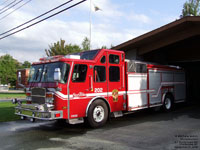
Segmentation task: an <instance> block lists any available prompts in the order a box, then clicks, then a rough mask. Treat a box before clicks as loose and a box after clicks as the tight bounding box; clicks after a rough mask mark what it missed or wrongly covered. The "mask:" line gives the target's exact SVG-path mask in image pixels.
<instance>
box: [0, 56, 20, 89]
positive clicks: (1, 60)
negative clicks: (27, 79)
mask: <svg viewBox="0 0 200 150" xmlns="http://www.w3.org/2000/svg"><path fill="white" fill-rule="evenodd" d="M19 66H20V64H19V62H18V61H17V60H15V59H13V57H12V56H10V55H8V54H7V55H4V56H1V57H0V80H1V84H8V83H10V84H11V85H13V86H14V85H15V83H16V80H17V76H16V72H17V68H19Z"/></svg>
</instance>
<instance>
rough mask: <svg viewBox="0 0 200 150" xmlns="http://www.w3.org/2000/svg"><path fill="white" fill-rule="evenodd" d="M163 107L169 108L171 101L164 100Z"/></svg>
mask: <svg viewBox="0 0 200 150" xmlns="http://www.w3.org/2000/svg"><path fill="white" fill-rule="evenodd" d="M165 107H166V109H170V108H171V100H170V99H169V98H166V100H165Z"/></svg>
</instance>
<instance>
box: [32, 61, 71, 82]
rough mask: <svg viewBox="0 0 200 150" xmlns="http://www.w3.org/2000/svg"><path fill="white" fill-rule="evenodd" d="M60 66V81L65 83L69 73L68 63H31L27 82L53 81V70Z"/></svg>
mask: <svg viewBox="0 0 200 150" xmlns="http://www.w3.org/2000/svg"><path fill="white" fill-rule="evenodd" d="M56 68H60V72H61V80H60V83H66V82H67V79H68V74H69V68H70V66H69V64H66V63H61V62H59V63H50V64H42V65H33V66H32V67H31V69H30V74H29V82H55V81H54V71H55V69H56Z"/></svg>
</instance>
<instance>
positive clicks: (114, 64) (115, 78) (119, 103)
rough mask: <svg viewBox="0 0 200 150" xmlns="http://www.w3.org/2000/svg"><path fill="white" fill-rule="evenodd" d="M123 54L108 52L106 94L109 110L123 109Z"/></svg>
mask: <svg viewBox="0 0 200 150" xmlns="http://www.w3.org/2000/svg"><path fill="white" fill-rule="evenodd" d="M122 57H123V54H119V53H110V54H109V53H108V54H107V58H108V62H107V63H108V65H107V72H108V73H107V76H108V77H107V78H108V95H109V103H110V105H111V109H112V110H111V111H113V112H115V111H121V110H123V109H124V108H123V103H124V94H125V81H124V76H125V73H124V62H122V59H123V58H122Z"/></svg>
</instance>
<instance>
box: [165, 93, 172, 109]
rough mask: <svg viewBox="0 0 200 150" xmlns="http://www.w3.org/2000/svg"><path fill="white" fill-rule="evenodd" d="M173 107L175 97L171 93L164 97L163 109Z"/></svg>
mask: <svg viewBox="0 0 200 150" xmlns="http://www.w3.org/2000/svg"><path fill="white" fill-rule="evenodd" d="M172 107H173V97H172V96H171V95H170V94H167V95H166V96H165V99H164V103H163V109H164V111H170V110H172Z"/></svg>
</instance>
